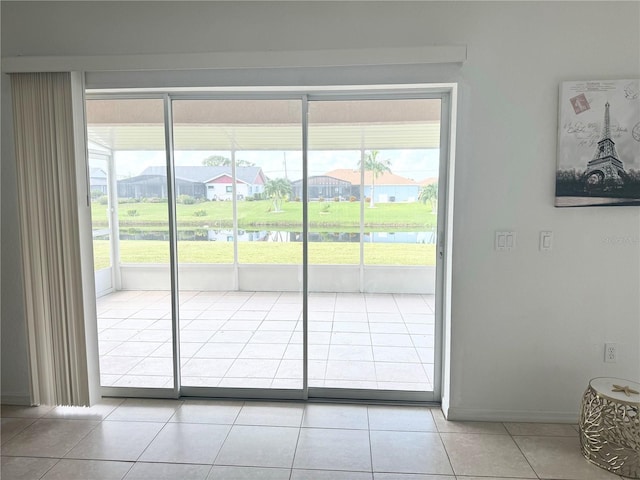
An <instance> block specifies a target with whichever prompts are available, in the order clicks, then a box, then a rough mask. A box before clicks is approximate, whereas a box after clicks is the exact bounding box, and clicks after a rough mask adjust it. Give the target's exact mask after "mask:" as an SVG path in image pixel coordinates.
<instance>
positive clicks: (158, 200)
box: [147, 197, 167, 203]
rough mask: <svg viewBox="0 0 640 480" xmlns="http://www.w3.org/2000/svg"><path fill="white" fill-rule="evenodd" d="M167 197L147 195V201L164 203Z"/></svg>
mask: <svg viewBox="0 0 640 480" xmlns="http://www.w3.org/2000/svg"><path fill="white" fill-rule="evenodd" d="M166 201H167V199H166V198H160V197H149V198H148V199H147V202H149V203H166Z"/></svg>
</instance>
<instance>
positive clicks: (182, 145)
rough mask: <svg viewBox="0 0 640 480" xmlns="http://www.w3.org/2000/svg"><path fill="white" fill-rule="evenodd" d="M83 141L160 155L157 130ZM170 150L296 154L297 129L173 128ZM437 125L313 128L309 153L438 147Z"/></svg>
mask: <svg viewBox="0 0 640 480" xmlns="http://www.w3.org/2000/svg"><path fill="white" fill-rule="evenodd" d="M88 133H89V140H91V141H93V142H95V143H97V144H98V145H102V146H103V147H106V148H109V149H111V150H164V147H165V138H164V129H163V127H162V125H104V124H103V125H89V126H88ZM173 133H174V146H175V149H176V150H207V151H231V150H235V151H242V150H245V151H248V150H252V151H253V150H301V149H302V131H301V127H300V125H289V126H286V125H233V126H220V125H176V126H175V127H174V132H173ZM439 146H440V122H424V123H402V124H388V123H385V124H380V125H376V124H371V125H362V124H359V125H345V124H342V125H314V126H312V127H310V128H309V148H310V149H311V150H360V149H368V150H370V149H376V150H386V149H423V148H439Z"/></svg>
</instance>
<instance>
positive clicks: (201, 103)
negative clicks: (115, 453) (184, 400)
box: [172, 99, 303, 391]
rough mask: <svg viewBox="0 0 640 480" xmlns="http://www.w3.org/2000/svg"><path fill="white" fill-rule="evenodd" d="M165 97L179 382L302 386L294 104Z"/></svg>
mask: <svg viewBox="0 0 640 480" xmlns="http://www.w3.org/2000/svg"><path fill="white" fill-rule="evenodd" d="M172 107H173V132H174V161H175V179H176V180H175V181H176V202H177V207H176V212H177V215H176V220H177V231H178V235H177V238H178V245H177V247H178V282H179V286H180V292H179V298H180V310H179V318H180V355H181V362H182V367H181V371H182V385H183V387H220V388H225V389H231V390H233V391H238V389H243V390H246V389H263V390H264V389H274V390H277V389H285V390H302V365H303V364H302V203H301V200H300V198H296V197H294V195H293V191H292V181H293V180H296V179H299V178H300V177H301V173H302V126H301V121H302V111H301V102H300V100H205V99H195V100H175V101H174V102H173V105H172Z"/></svg>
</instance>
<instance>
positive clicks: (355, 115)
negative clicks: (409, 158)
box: [87, 99, 440, 151]
mask: <svg viewBox="0 0 640 480" xmlns="http://www.w3.org/2000/svg"><path fill="white" fill-rule="evenodd" d="M354 103H357V107H356V108H354V105H353V104H354ZM172 108H173V119H174V126H173V135H174V145H175V149H176V150H204V151H232V150H233V151H256V150H285V151H286V150H288V151H291V150H300V149H301V148H302V126H301V121H300V120H301V117H302V113H301V103H300V101H299V100H260V101H255V100H176V101H174V102H173V103H172ZM163 118H164V112H163V102H162V100H161V99H135V100H89V101H88V102H87V124H88V127H87V128H88V133H89V139H90V140H91V141H93V142H95V143H97V144H99V145H101V146H103V147H105V148H108V149H110V150H129V151H135V150H163V149H164V147H165V137H164V126H163ZM439 146H440V100H439V99H417V100H404V99H402V100H371V101H369V100H364V101H357V102H352V101H340V102H329V101H325V102H312V103H311V104H310V108H309V148H310V149H311V150H324V151H328V150H360V149H367V150H373V149H375V150H393V149H431V148H439Z"/></svg>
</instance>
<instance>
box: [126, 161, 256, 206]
mask: <svg viewBox="0 0 640 480" xmlns="http://www.w3.org/2000/svg"><path fill="white" fill-rule="evenodd" d="M166 176H167V170H166V168H164V167H147V168H145V169H144V170H143V171H142V173H141V174H140V175H136V176H135V177H131V178H126V179H122V180H119V181H118V197H120V198H150V197H157V198H166V197H167V186H166V185H167V181H166ZM175 176H176V195H189V196H192V197H194V198H197V199H206V200H231V199H232V197H233V179H232V172H231V167H229V166H219V167H207V166H191V167H176V168H175ZM265 183H266V177H265V175H264V173H263V172H262V169H261V168H260V167H236V195H237V197H238V199H239V200H242V199H244V198H246V197H248V196H252V195H254V194H260V193H262V192H263V191H264V184H265Z"/></svg>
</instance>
